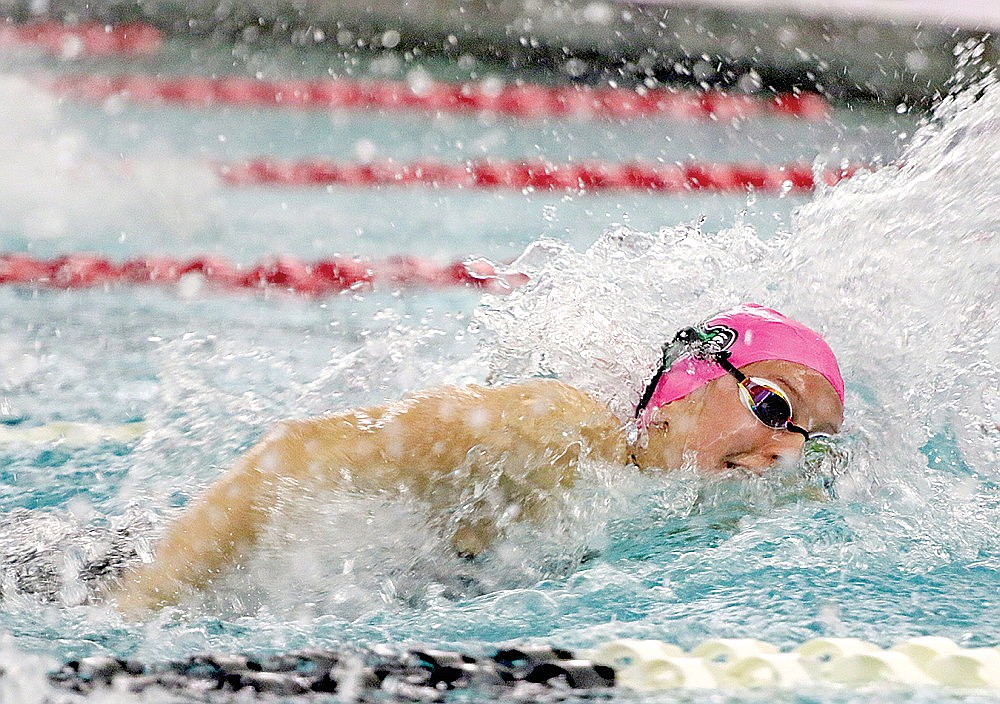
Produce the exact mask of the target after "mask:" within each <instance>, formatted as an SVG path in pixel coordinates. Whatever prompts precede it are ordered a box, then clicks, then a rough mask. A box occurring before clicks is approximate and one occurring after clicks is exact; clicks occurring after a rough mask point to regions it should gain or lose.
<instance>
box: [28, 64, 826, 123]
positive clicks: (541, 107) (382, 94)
mask: <svg viewBox="0 0 1000 704" xmlns="http://www.w3.org/2000/svg"><path fill="white" fill-rule="evenodd" d="M42 83H43V85H46V86H47V87H49V88H50V89H52V90H54V91H56V92H58V93H60V94H63V95H67V96H72V97H76V98H81V99H87V100H98V101H104V100H107V99H109V98H116V97H120V98H123V99H127V100H130V101H134V102H141V103H159V104H170V105H182V106H186V107H215V106H227V105H228V106H238V107H244V108H247V107H271V108H285V109H315V110H331V109H350V110H384V111H417V112H425V113H426V112H431V113H472V114H495V115H502V116H505V117H512V118H521V119H541V118H547V117H556V118H563V117H565V118H578V119H589V118H605V119H613V120H633V119H650V118H666V119H674V120H685V121H692V120H693V121H700V120H716V121H720V122H728V121H732V120H735V119H745V118H764V117H778V118H786V117H794V118H799V119H802V120H809V121H819V120H824V119H826V118H827V117H829V115H830V104H829V102H828V101H827V100H826V99H825V98H824V97H823V96H821V95H818V94H816V93H805V92H800V93H784V94H777V95H747V94H739V93H728V92H723V91H694V90H689V89H675V88H654V89H646V88H640V89H630V88H617V87H616V88H612V87H591V86H582V85H568V86H544V85H533V84H508V83H504V82H502V81H490V80H485V81H477V82H467V83H446V82H438V81H431V80H425V79H421V80H412V81H389V80H363V79H349V78H337V79H312V80H310V79H286V80H257V79H253V78H244V77H241V76H219V77H200V76H177V77H170V76H151V75H125V76H107V75H83V74H76V75H65V76H61V77H56V78H43V79H42Z"/></svg>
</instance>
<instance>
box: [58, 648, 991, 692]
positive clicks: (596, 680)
mask: <svg viewBox="0 0 1000 704" xmlns="http://www.w3.org/2000/svg"><path fill="white" fill-rule="evenodd" d="M50 681H51V682H52V683H53V684H54V685H56V686H59V687H62V688H67V689H71V690H74V691H77V692H90V691H93V690H95V689H97V688H101V687H108V686H111V687H115V688H116V689H119V690H126V691H132V692H140V691H145V690H147V689H151V688H160V689H167V690H173V691H175V692H178V691H180V692H183V691H187V692H198V693H199V694H200V695H204V694H205V693H207V692H210V691H222V692H236V691H243V692H245V693H247V694H251V693H259V694H269V695H277V696H291V695H306V696H310V695H312V694H314V693H332V692H338V693H344V692H351V693H353V694H354V695H357V694H361V693H366V694H369V695H371V694H374V693H376V692H378V693H380V694H381V695H382V696H386V695H388V696H390V697H391V698H393V700H395V699H396V698H400V699H404V700H407V701H440V700H441V697H442V692H443V691H447V690H476V691H484V692H486V693H490V692H493V693H499V692H501V691H502V690H504V689H508V688H511V687H517V688H518V692H519V693H520V695H521V697H522V698H523V696H524V695H525V694H526V693H527V692H530V691H531V689H530V688H531V687H532V686H534V687H536V688H551V689H556V690H566V689H574V690H590V691H593V690H608V689H609V688H611V687H623V688H626V689H630V690H634V691H639V692H651V691H666V690H714V689H744V688H751V689H799V688H802V687H813V686H817V685H818V686H826V687H832V688H851V689H853V688H866V689H870V688H872V687H890V688H897V689H912V688H925V687H928V686H932V687H933V686H937V687H946V688H955V689H961V690H997V689H1000V650H998V649H997V648H961V647H959V646H958V644H956V643H955V642H954V641H952V640H950V639H948V638H943V637H939V636H926V637H920V638H912V639H909V640H905V641H902V642H900V643H898V644H897V645H895V646H894V647H892V648H891V649H888V650H883V649H881V648H879V647H878V646H876V645H874V644H872V643H868V642H865V641H862V640H858V639H856V638H817V639H815V640H811V641H808V642H806V643H803V644H801V645H799V646H798V647H796V648H795V649H793V650H791V651H788V652H779V650H778V648H777V647H775V646H774V645H772V644H771V643H767V642H765V641H760V640H755V639H717V640H707V641H704V642H702V643H701V644H699V645H698V646H696V647H695V648H693V649H692V650H691V651H690V652H684V651H683V650H681V649H680V648H679V647H677V646H676V645H673V644H671V643H666V642H662V641H636V640H619V641H612V642H610V643H607V644H605V645H602V646H600V647H598V648H596V649H594V650H590V651H581V652H577V653H574V652H572V651H569V650H562V649H558V648H551V647H548V646H523V647H517V646H514V647H506V648H501V649H499V650H496V651H494V652H493V653H492V654H491V655H487V656H473V655H468V654H464V653H460V652H451V651H445V650H430V649H428V650H410V651H405V652H402V653H398V654H387V653H386V652H385V651H384V650H382V651H377V652H376V651H368V652H363V651H344V652H338V651H329V650H310V651H299V652H291V653H284V654H278V655H268V656H265V657H263V658H257V659H254V658H250V657H247V656H243V655H221V654H219V655H210V654H206V655H194V656H191V657H189V658H187V659H185V660H175V661H171V662H166V663H159V664H148V665H147V664H144V663H141V662H139V661H136V660H122V659H117V658H112V657H106V656H101V657H91V658H85V659H83V660H75V661H71V662H68V663H65V664H64V665H63V666H62V667H61V668H60V669H59V670H57V671H56V672H54V673H52V674H51V675H50Z"/></svg>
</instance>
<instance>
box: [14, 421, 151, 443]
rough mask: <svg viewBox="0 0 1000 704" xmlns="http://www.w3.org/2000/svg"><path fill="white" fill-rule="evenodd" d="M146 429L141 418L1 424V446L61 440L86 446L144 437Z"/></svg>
mask: <svg viewBox="0 0 1000 704" xmlns="http://www.w3.org/2000/svg"><path fill="white" fill-rule="evenodd" d="M145 432H146V424H145V423H142V422H134V423H122V424H120V425H100V424H98V423H72V422H67V421H59V422H55V423H46V424H45V425H34V426H25V427H22V426H20V425H0V446H3V445H45V444H51V443H61V444H64V445H71V446H73V447H86V446H88V445H98V444H100V443H102V442H106V441H109V440H110V441H114V442H131V441H133V440H137V439H139V438H140V437H142V434H143V433H145Z"/></svg>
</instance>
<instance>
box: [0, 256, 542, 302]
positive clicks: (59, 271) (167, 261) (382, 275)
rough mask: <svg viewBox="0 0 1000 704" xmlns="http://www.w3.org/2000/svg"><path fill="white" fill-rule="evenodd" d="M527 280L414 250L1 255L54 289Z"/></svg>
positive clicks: (22, 281)
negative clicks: (360, 254)
mask: <svg viewBox="0 0 1000 704" xmlns="http://www.w3.org/2000/svg"><path fill="white" fill-rule="evenodd" d="M526 280H527V277H525V276H524V275H523V274H518V273H512V272H505V271H503V270H501V269H498V268H497V266H496V265H495V264H493V263H492V262H490V261H488V260H486V259H470V260H466V261H456V262H453V263H450V264H438V263H437V262H434V261H432V260H430V259H424V258H421V257H412V256H397V257H389V258H387V259H383V260H379V261H363V260H360V259H353V258H349V257H333V258H328V259H322V260H319V261H315V262H304V261H302V260H299V259H296V258H294V257H289V256H279V257H275V258H273V259H270V260H267V261H264V262H261V263H257V264H252V265H249V266H243V265H240V264H236V263H233V262H230V261H229V260H227V259H225V258H223V257H218V256H214V255H206V256H199V257H193V258H190V259H179V258H174V257H167V256H157V257H143V258H138V259H130V260H127V261H124V262H121V263H117V262H114V261H112V260H110V259H107V258H104V257H100V256H96V255H93V254H86V253H74V254H66V255H63V256H60V257H55V258H51V259H45V258H38V257H33V256H31V255H28V254H16V253H10V254H2V255H0V285H4V284H6V285H15V286H37V287H46V288H56V289H79V288H93V287H98V286H115V285H137V284H154V285H174V286H176V287H177V288H178V291H179V293H180V294H181V295H184V296H193V295H196V294H197V293H199V292H200V291H201V290H202V288H203V285H205V284H207V285H208V286H209V287H211V288H212V289H222V290H238V289H248V290H253V289H256V290H266V291H270V290H274V291H287V292H291V293H296V294H301V295H306V296H317V297H319V296H326V295H330V294H335V293H340V292H343V291H356V290H362V289H369V288H410V287H425V288H443V287H447V286H468V287H474V288H478V289H482V290H484V291H487V292H490V293H504V292H507V291H510V290H511V289H512V288H514V287H516V286H519V285H521V284H522V283H524V282H525V281H526Z"/></svg>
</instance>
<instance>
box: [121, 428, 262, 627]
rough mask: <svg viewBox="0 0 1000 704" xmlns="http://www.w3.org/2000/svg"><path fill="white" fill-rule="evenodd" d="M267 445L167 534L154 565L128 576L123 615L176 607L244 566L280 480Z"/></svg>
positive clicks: (123, 583) (203, 497) (215, 486)
mask: <svg viewBox="0 0 1000 704" xmlns="http://www.w3.org/2000/svg"><path fill="white" fill-rule="evenodd" d="M274 444H275V440H274V439H267V440H265V441H264V442H262V443H261V444H260V445H258V446H257V447H256V448H254V449H253V450H252V451H251V452H250V453H248V454H247V455H246V456H245V457H244V458H243V459H241V460H240V461H239V463H238V464H237V465H236V466H235V467H233V468H232V469H231V470H229V471H228V472H226V474H224V475H223V476H222V477H221V478H220V479H219V480H218V481H217V482H216V483H215V484H213V485H212V486H211V487H209V489H208V490H207V491H206V492H205V493H204V494H202V495H201V496H200V497H199V498H198V499H196V500H195V502H194V503H193V504H192V505H191V506H190V507H189V508H188V509H186V511H185V512H184V514H183V515H182V516H181V517H180V518H179V519H178V520H176V521H175V522H174V523H173V524H172V525H171V526H170V527H169V528H168V530H167V532H166V534H165V535H164V537H163V539H162V540H161V541H160V542H159V544H158V545H157V547H156V556H155V559H154V561H153V562H151V563H149V564H144V565H140V566H139V567H137V568H134V569H133V570H131V571H129V572H127V573H126V574H125V575H124V576H123V578H122V580H121V582H120V584H119V587H118V592H117V593H116V594H114V595H113V600H114V602H115V605H116V606H117V607H118V608H119V610H121V611H123V612H126V613H128V612H137V611H143V610H146V609H150V608H159V607H162V606H167V605H170V604H175V603H177V602H178V601H179V600H180V599H181V598H182V597H183V595H184V594H185V593H186V592H190V591H192V590H194V589H202V588H204V587H205V586H207V585H208V584H209V583H210V582H211V581H212V579H213V578H214V577H215V576H217V575H218V574H220V573H221V572H222V571H223V570H224V569H225V568H226V567H228V566H229V565H231V564H232V563H234V562H239V561H240V560H241V559H242V558H243V556H244V554H245V552H246V551H247V550H248V549H249V548H250V547H252V546H253V545H254V544H255V543H256V542H257V539H258V538H259V536H260V533H261V531H262V530H263V527H264V526H265V525H266V522H267V516H268V514H269V511H270V508H271V506H272V504H273V502H274V492H275V490H276V481H275V480H276V477H275V476H274V475H273V473H270V472H267V471H265V470H264V469H263V468H262V467H261V456H262V455H264V454H266V453H267V452H268V451H269V450H272V449H273V448H272V446H273V445H274Z"/></svg>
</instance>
